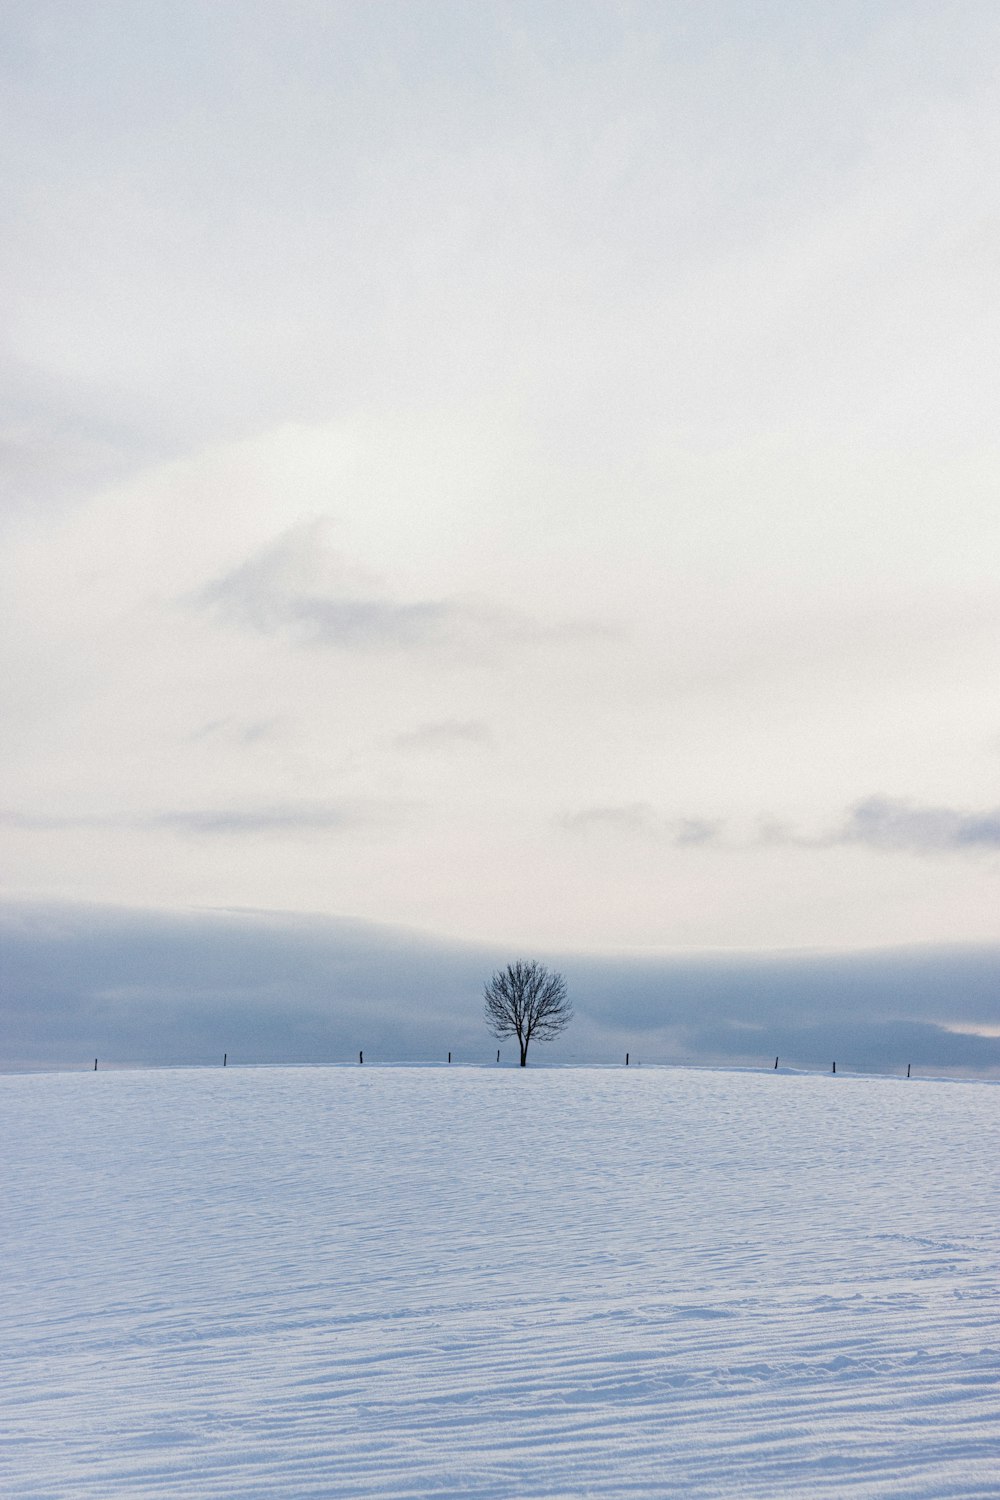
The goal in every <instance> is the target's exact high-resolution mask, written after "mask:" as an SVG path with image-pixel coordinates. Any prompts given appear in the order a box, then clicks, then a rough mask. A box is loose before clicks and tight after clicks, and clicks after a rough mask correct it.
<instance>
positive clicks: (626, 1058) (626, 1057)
mask: <svg viewBox="0 0 1000 1500" xmlns="http://www.w3.org/2000/svg"><path fill="white" fill-rule="evenodd" d="M625 1066H626V1068H627V1067H628V1053H627V1052H626V1054H625Z"/></svg>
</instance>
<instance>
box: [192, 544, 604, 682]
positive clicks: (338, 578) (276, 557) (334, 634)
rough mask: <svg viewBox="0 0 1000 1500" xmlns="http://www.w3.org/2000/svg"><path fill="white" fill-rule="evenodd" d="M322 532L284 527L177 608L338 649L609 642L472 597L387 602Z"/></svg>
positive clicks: (463, 650) (589, 626)
mask: <svg viewBox="0 0 1000 1500" xmlns="http://www.w3.org/2000/svg"><path fill="white" fill-rule="evenodd" d="M328 527H329V522H328V521H327V520H326V519H325V518H320V519H319V520H316V521H313V522H309V523H307V524H305V525H302V526H296V527H293V528H292V529H291V530H289V531H287V532H285V533H283V534H282V535H281V536H279V537H277V538H276V539H275V540H274V541H273V542H272V543H271V544H270V545H269V546H267V547H265V548H263V549H262V550H260V551H259V552H256V553H254V554H253V556H251V557H249V558H248V559H247V560H246V561H245V562H244V563H242V564H241V565H240V566H239V567H237V568H234V569H232V570H231V571H230V572H228V573H224V574H223V575H221V576H220V577H218V578H216V579H213V580H212V581H211V582H209V583H207V584H205V585H204V586H203V587H202V588H200V589H198V590H196V591H195V592H194V593H193V594H191V595H189V596H187V600H186V602H187V603H188V604H189V605H191V606H193V607H194V608H196V609H201V610H206V611H208V612H209V613H211V614H213V615H215V616H217V617H219V618H222V619H224V620H228V621H231V622H233V623H235V624H237V625H240V626H242V627H244V628H248V629H251V630H254V631H256V632H258V633H259V634H261V635H269V636H273V635H284V636H286V637H287V638H289V639H290V640H292V641H293V642H295V643H298V644H301V645H307V646H321V647H336V648H339V649H341V650H347V651H370V652H385V651H390V652H400V651H402V652H411V651H423V652H435V651H436V652H442V651H444V652H458V653H459V654H462V655H464V654H468V653H470V652H471V653H472V654H474V655H482V654H483V653H491V652H492V651H493V650H494V649H495V647H496V646H497V644H498V643H501V642H504V643H508V644H509V643H521V644H525V643H527V644H538V643H541V642H545V641H552V640H558V639H565V638H569V639H573V638H576V637H582V638H586V637H588V636H595V635H606V634H608V629H607V627H605V626H603V625H601V624H599V623H598V622H596V621H587V620H579V621H563V622H557V623H554V624H547V623H543V622H542V621H540V620H537V619H535V618H533V617H532V616H530V615H528V614H525V613H523V612H520V611H516V610H510V609H505V608H501V607H498V606H496V605H492V604H489V603H487V602H485V601H481V600H476V599H464V598H461V597H457V596H455V597H450V598H440V599H408V600H396V599H393V598H391V597H388V596H387V595H386V594H385V593H384V592H383V591H380V590H378V589H377V587H376V583H375V581H374V580H373V579H371V578H370V577H368V576H363V575H361V574H360V573H359V572H358V571H357V570H355V569H352V568H350V567H349V566H348V565H347V564H346V563H345V561H344V560H343V559H342V558H341V557H340V556H339V555H337V554H336V553H335V552H333V551H332V550H331V549H330V547H329V546H328V545H327V543H326V532H327V530H328Z"/></svg>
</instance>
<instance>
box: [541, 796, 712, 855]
mask: <svg viewBox="0 0 1000 1500" xmlns="http://www.w3.org/2000/svg"><path fill="white" fill-rule="evenodd" d="M557 822H558V823H559V824H560V825H561V826H562V827H563V828H566V829H568V830H570V831H571V832H574V833H582V834H585V833H589V832H594V831H596V830H599V829H607V830H609V831H611V832H619V833H622V834H643V835H645V836H647V837H650V838H658V839H662V840H664V841H665V842H668V843H672V844H677V845H680V846H683V845H686V844H687V845H695V844H710V843H714V842H715V840H716V839H717V838H718V836H719V833H720V831H721V828H722V824H721V823H719V822H716V821H715V820H714V819H710V818H674V819H670V818H664V817H663V816H662V815H661V814H659V813H658V812H657V811H656V809H655V808H654V807H653V806H652V805H651V804H650V803H648V802H626V803H621V804H618V805H613V806H607V807H584V808H581V809H580V810H579V811H577V812H574V813H566V814H564V815H563V816H562V817H560V818H559V819H557Z"/></svg>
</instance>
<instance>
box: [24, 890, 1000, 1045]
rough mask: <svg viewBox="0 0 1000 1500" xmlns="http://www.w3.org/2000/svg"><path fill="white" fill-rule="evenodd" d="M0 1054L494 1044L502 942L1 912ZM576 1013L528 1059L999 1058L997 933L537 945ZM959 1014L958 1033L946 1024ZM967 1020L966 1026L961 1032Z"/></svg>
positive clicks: (285, 925) (216, 918)
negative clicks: (814, 948) (758, 949)
mask: <svg viewBox="0 0 1000 1500" xmlns="http://www.w3.org/2000/svg"><path fill="white" fill-rule="evenodd" d="M0 939H2V946H0V952H2V973H3V996H4V998H3V1029H2V1035H3V1038H4V1040H3V1054H2V1056H0V1066H5V1067H14V1066H24V1065H35V1066H42V1065H71V1064H72V1065H75V1064H81V1065H82V1063H83V1062H84V1060H85V1059H87V1058H93V1056H94V1055H95V1054H96V1055H98V1056H102V1057H104V1058H105V1059H107V1060H108V1061H115V1060H117V1061H121V1062H144V1063H165V1062H207V1061H213V1060H217V1059H218V1058H219V1057H221V1054H222V1052H223V1051H227V1052H228V1053H229V1054H230V1056H231V1058H232V1059H233V1060H236V1061H245V1062H330V1061H336V1060H339V1059H349V1058H351V1057H353V1056H354V1055H356V1052H357V1050H358V1048H359V1047H364V1048H365V1049H366V1055H369V1056H370V1057H371V1058H372V1060H373V1061H374V1060H376V1059H377V1058H381V1059H384V1060H389V1061H392V1060H396V1061H405V1060H414V1059H427V1058H431V1059H433V1058H443V1057H444V1056H445V1055H446V1054H447V1052H448V1050H453V1051H454V1052H455V1053H456V1055H457V1056H459V1057H460V1058H462V1059H465V1060H470V1061H486V1060H488V1058H489V1057H490V1056H495V1054H493V1053H491V1052H490V1047H491V1043H490V1042H489V1039H488V1037H487V1035H486V1032H485V1030H484V1028H483V1025H482V1020H481V992H482V984H483V980H484V978H486V977H487V976H488V974H489V973H490V972H491V971H492V969H493V968H494V967H496V966H497V965H498V964H501V963H504V962H506V961H507V960H508V959H510V958H511V957H513V956H515V955H513V954H511V953H508V952H499V951H491V950H489V949H486V948H484V947H472V946H464V947H463V946H458V945H450V944H447V943H443V942H436V941H432V940H430V939H422V938H420V937H418V936H416V935H414V934H413V933H409V932H405V931H402V930H397V929H392V928H380V927H375V926H364V925H361V924H354V923H348V922H341V921H334V920H329V919H319V918H316V919H309V918H303V917H286V916H278V915H274V914H267V913H252V912H245V911H244V912H229V913H227V912H216V913H203V914H199V915H167V914H163V913H148V912H137V911H127V910H120V909H112V908H100V907H70V906H56V905H27V904H25V905H18V906H14V905H11V906H7V907H6V908H3V909H0ZM542 956H543V957H546V958H547V959H548V960H549V961H550V962H552V963H554V964H556V965H557V966H558V967H559V968H560V969H561V970H562V971H563V972H564V973H565V975H566V977H567V980H568V982H569V987H570V992H571V994H572V997H573V1001H574V1005H575V1008H576V1014H577V1020H576V1021H575V1022H574V1026H573V1028H572V1029H571V1031H569V1032H567V1034H566V1036H565V1038H564V1039H563V1040H562V1041H561V1042H560V1043H558V1044H554V1045H553V1046H552V1047H550V1048H547V1049H545V1050H544V1051H539V1053H538V1060H542V1059H544V1058H549V1059H551V1060H553V1061H565V1060H572V1059H576V1060H581V1061H616V1060H619V1059H620V1057H621V1056H622V1055H623V1054H624V1052H625V1050H626V1049H628V1050H630V1051H631V1052H632V1055H633V1057H635V1058H638V1059H640V1060H642V1061H647V1062H654V1061H684V1060H689V1061H694V1062H700V1063H712V1062H718V1061H726V1062H739V1063H751V1064H753V1063H755V1064H758V1065H763V1066H766V1065H768V1064H769V1063H770V1062H771V1061H772V1060H773V1057H774V1056H775V1055H780V1057H781V1060H782V1063H783V1064H787V1065H789V1066H800V1067H820V1068H824V1069H828V1068H829V1066H830V1063H831V1061H832V1060H833V1059H836V1060H837V1062H838V1067H839V1068H840V1069H842V1070H843V1069H852V1068H853V1069H858V1070H862V1071H864V1070H874V1071H892V1070H900V1069H902V1070H904V1071H905V1066H906V1064H907V1063H908V1062H912V1063H913V1064H914V1066H915V1067H917V1068H918V1069H922V1070H924V1071H928V1072H929V1071H949V1070H957V1071H966V1072H975V1071H985V1072H994V1073H1000V1038H998V1037H995V1036H989V1035H984V1034H980V1033H982V1032H983V1031H988V1030H990V1029H1000V1001H998V995H1000V947H998V946H994V947H992V948H953V949H942V948H936V949H926V950H921V949H906V950H898V951H894V952H879V953H856V954H809V953H804V954H789V955H766V956H760V955H758V956H753V955H741V954H708V955H700V956H698V955H695V956H655V957H650V958H643V959H638V958H627V957H622V958H597V957H594V956H592V955H585V954H578V953H576V954H574V953H569V954H558V953H556V954H550V955H542ZM949 1028H956V1029H949ZM963 1028H964V1034H963V1031H962V1029H963Z"/></svg>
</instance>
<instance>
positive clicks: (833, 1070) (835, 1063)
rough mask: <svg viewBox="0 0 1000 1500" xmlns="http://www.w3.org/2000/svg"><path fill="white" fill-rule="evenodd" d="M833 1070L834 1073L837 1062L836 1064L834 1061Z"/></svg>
mask: <svg viewBox="0 0 1000 1500" xmlns="http://www.w3.org/2000/svg"><path fill="white" fill-rule="evenodd" d="M833 1071H834V1072H835V1073H836V1071H837V1064H836V1062H835V1063H834V1065H833Z"/></svg>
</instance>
